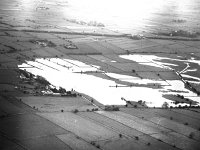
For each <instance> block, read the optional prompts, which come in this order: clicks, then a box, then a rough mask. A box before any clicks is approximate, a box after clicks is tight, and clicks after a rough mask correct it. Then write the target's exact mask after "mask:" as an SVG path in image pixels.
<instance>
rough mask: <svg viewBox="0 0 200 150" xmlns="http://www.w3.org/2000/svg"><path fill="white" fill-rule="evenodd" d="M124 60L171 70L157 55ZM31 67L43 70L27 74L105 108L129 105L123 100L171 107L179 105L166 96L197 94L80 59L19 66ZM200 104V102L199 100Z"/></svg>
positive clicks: (172, 82)
mask: <svg viewBox="0 0 200 150" xmlns="http://www.w3.org/2000/svg"><path fill="white" fill-rule="evenodd" d="M121 57H123V58H127V59H131V60H133V61H137V60H136V59H137V57H142V58H143V59H144V60H148V62H152V63H153V64H157V65H158V66H159V67H161V68H167V69H171V68H168V67H166V66H164V65H169V64H167V63H163V64H162V62H161V63H160V64H159V63H158V62H157V63H155V62H153V60H155V61H156V60H161V58H160V59H158V58H159V57H155V56H154V57H153V56H145V55H144V56H142V55H129V56H121ZM145 57H146V58H145ZM134 58H136V59H134ZM152 58H153V59H152ZM155 58H156V59H155ZM151 59H152V60H151ZM139 60H140V61H139V62H144V61H143V60H142V59H141V58H140V59H139ZM40 63H41V64H42V65H41V64H40ZM43 64H45V65H43ZM29 65H33V66H35V67H37V68H40V69H37V68H26V71H28V72H31V73H33V74H34V75H40V76H43V77H45V78H46V79H47V80H48V81H49V82H50V83H51V84H53V85H55V86H57V87H59V86H61V87H64V88H65V89H66V90H71V89H73V90H76V91H78V92H81V93H85V94H87V95H89V96H91V97H93V98H94V99H96V100H97V101H99V102H100V103H102V104H104V105H125V104H126V103H125V101H122V98H124V99H126V100H129V101H135V102H137V101H139V100H142V101H145V102H146V105H147V106H149V107H161V106H162V104H163V103H164V102H168V103H169V106H175V104H173V101H169V99H166V97H163V94H172V95H174V96H176V95H177V94H180V93H181V94H182V95H183V96H184V97H189V98H190V100H193V97H194V98H195V97H196V94H195V93H193V92H191V91H189V90H188V89H186V88H185V86H184V83H183V82H182V81H181V80H162V79H160V80H156V79H155V80H150V79H141V78H139V77H134V76H128V75H123V74H117V73H112V72H106V71H104V70H101V67H100V66H95V65H92V64H91V65H88V64H85V63H83V62H80V61H77V60H68V59H59V58H51V59H50V58H49V59H48V58H47V59H36V61H35V62H34V61H28V62H27V63H26V64H22V65H19V67H20V68H24V67H27V66H29ZM146 65H149V63H146ZM48 66H51V67H48ZM158 66H156V67H158ZM175 66H176V65H175ZM29 67H30V66H29ZM154 67H155V66H154ZM54 68H56V69H54ZM171 70H172V69H171ZM149 85H150V86H149ZM142 93H145V94H142ZM172 100H173V99H172ZM194 101H196V99H195V100H194ZM197 102H200V101H198V100H197ZM179 105H180V104H179ZM184 105H189V104H186V103H182V106H184Z"/></svg>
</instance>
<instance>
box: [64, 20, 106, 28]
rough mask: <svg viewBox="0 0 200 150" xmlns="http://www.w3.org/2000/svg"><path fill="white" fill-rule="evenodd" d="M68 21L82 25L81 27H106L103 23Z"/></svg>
mask: <svg viewBox="0 0 200 150" xmlns="http://www.w3.org/2000/svg"><path fill="white" fill-rule="evenodd" d="M65 20H66V21H69V22H71V23H76V24H80V25H88V26H94V27H105V25H104V24H103V23H100V22H97V21H89V22H85V21H80V20H76V19H65Z"/></svg>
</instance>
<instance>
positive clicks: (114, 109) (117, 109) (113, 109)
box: [105, 105, 119, 111]
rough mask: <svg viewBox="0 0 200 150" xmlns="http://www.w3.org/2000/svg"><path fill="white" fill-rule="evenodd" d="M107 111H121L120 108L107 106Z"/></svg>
mask: <svg viewBox="0 0 200 150" xmlns="http://www.w3.org/2000/svg"><path fill="white" fill-rule="evenodd" d="M105 111H119V107H117V106H114V105H112V106H105Z"/></svg>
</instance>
